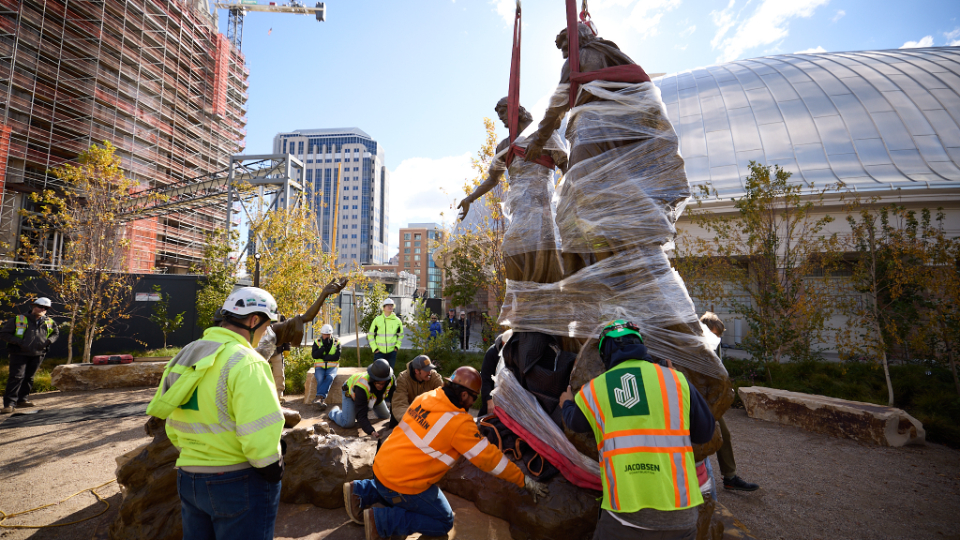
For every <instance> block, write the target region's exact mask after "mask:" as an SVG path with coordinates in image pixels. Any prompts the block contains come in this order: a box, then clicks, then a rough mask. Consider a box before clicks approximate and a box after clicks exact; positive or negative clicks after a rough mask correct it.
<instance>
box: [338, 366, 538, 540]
mask: <svg viewBox="0 0 960 540" xmlns="http://www.w3.org/2000/svg"><path fill="white" fill-rule="evenodd" d="M479 394H480V373H479V372H477V370H476V369H474V368H472V367H469V366H463V367H459V368H457V370H456V371H454V372H453V377H452V378H450V379H449V380H447V381H446V383H445V384H444V386H443V387H442V388H437V389H435V390H431V391H430V392H427V393H426V394H422V395H420V396H419V397H417V398H416V399H415V400H413V403H411V404H410V407H409V408H408V409H407V411H406V413H404V415H403V418H402V419H400V424H399V425H398V426H397V427H396V428H395V429H394V430H393V433H391V434H390V436H389V437H388V438H387V440H386V442H384V443H383V447H382V448H381V449H380V453H378V454H377V457H376V458H374V461H373V476H374V477H373V479H371V480H357V481H354V482H350V483H347V484H344V485H343V498H344V502H345V503H346V507H347V514H348V515H349V516H350V519H352V520H353V521H354V522H355V523H358V524H362V525H364V528H365V532H366V538H367V540H378V539H382V538H406V537H407V536H408V535H411V534H414V533H420V534H422V535H429V536H442V537H446V536H445V535H446V534H447V533H448V532H450V530H451V529H452V528H453V511H452V510H451V509H450V503H448V502H447V498H446V497H444V495H443V492H442V491H440V488H438V487H437V482H439V481H440V479H441V478H443V475H444V474H446V473H447V471H449V470H450V468H451V467H453V465H454V464H455V463H456V462H457V460H458V459H459V458H460V456H463V457H465V458H467V459H468V460H469V461H470V463H472V464H474V465H476V466H477V467H478V468H480V469H481V470H483V471H485V472H487V473H489V474H492V475H494V476H496V477H497V478H501V479H503V480H506V481H507V482H511V483H513V484H515V485H517V486H519V487H521V488H524V489H526V490H527V491H529V492H531V493H532V494H533V500H534V502H536V500H537V497H538V496H540V497H544V496H546V495H547V486H546V485H544V484H541V483H539V482H536V481H534V480H533V479H532V478H530V477H528V476H524V474H523V472H522V471H520V469H519V468H518V467H517V466H516V465H515V464H513V463H512V462H511V461H510V460H508V459H507V458H506V456H504V455H503V453H501V452H500V450H498V449H497V446H496V445H494V444H490V443H489V441H487V439H485V438H484V437H483V436H482V435H480V431H479V430H478V429H477V424H476V423H475V421H474V419H473V416H471V415H470V413H469V412H467V411H469V410H470V407H472V406H473V404H474V402H475V401H476V400H477V396H478V395H479ZM377 503H379V504H382V505H384V506H385V507H386V508H371V507H372V506H373V505H375V504H377ZM361 516H362V518H361ZM421 538H422V537H421Z"/></svg>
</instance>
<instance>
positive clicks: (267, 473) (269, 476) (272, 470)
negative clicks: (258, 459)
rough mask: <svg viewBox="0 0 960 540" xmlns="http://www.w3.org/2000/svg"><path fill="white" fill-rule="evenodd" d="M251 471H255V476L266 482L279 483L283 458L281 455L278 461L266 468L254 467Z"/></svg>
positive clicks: (281, 477) (281, 476)
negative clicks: (257, 475)
mask: <svg viewBox="0 0 960 540" xmlns="http://www.w3.org/2000/svg"><path fill="white" fill-rule="evenodd" d="M253 470H255V471H257V474H259V475H260V476H261V477H263V479H264V480H266V481H267V482H271V483H276V482H279V481H280V480H283V456H282V455H281V456H280V459H279V460H278V461H274V462H273V463H271V464H270V465H267V466H266V467H259V468H258V467H254V469H253Z"/></svg>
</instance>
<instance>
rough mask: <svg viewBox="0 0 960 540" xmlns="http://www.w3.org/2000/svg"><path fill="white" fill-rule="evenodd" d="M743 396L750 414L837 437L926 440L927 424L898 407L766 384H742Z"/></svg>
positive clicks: (888, 442) (899, 442)
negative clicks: (806, 392)
mask: <svg viewBox="0 0 960 540" xmlns="http://www.w3.org/2000/svg"><path fill="white" fill-rule="evenodd" d="M740 399H741V400H743V405H744V407H746V409H747V415H748V416H750V418H759V419H761V420H767V421H770V422H778V423H781V424H788V425H791V426H797V427H800V428H803V429H805V430H807V431H813V432H816V433H824V434H826V435H832V436H834V437H840V438H846V439H853V440H856V441H860V442H865V443H872V444H878V445H881V446H904V445H907V444H924V443H925V440H926V432H925V431H924V430H923V424H922V423H920V421H919V420H917V419H916V418H914V417H912V416H910V415H909V414H907V413H906V412H904V411H902V410H901V409H896V408H894V407H885V406H883V405H875V404H873V403H863V402H860V401H847V400H845V399H837V398H832V397H826V396H817V395H813V394H802V393H800V392H789V391H787V390H779V389H776V388H765V387H762V386H750V387H746V388H740Z"/></svg>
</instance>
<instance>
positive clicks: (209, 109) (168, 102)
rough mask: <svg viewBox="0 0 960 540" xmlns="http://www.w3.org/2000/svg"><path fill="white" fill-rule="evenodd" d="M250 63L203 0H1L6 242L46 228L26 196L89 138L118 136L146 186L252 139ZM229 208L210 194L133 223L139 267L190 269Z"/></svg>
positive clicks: (199, 170) (213, 164)
mask: <svg viewBox="0 0 960 540" xmlns="http://www.w3.org/2000/svg"><path fill="white" fill-rule="evenodd" d="M248 75H249V71H248V70H247V68H246V66H245V65H244V59H243V56H242V55H241V54H240V52H239V51H237V50H236V49H235V48H234V47H233V46H232V45H231V44H230V42H229V41H228V40H227V38H226V37H224V36H223V34H220V33H219V32H218V31H217V18H216V15H215V14H214V13H212V12H211V11H210V4H209V3H208V2H207V1H206V0H72V1H70V2H60V1H54V0H22V1H12V0H0V109H2V115H3V116H2V123H0V242H3V243H5V244H7V245H8V246H10V248H11V249H14V250H15V249H16V246H17V242H18V240H19V238H21V237H22V236H24V235H26V236H30V235H32V234H35V233H36V231H32V230H30V229H29V223H28V222H25V221H24V220H22V219H21V214H22V213H23V212H26V213H30V212H33V211H35V210H36V208H35V204H34V203H33V202H32V201H31V200H30V197H29V196H28V195H29V194H30V193H33V192H36V191H40V190H44V189H53V188H56V187H58V184H59V180H58V179H57V178H56V177H55V176H54V175H53V174H52V173H51V170H52V169H54V168H56V167H59V166H61V165H63V164H65V163H75V162H76V159H77V156H78V155H79V154H80V153H81V152H83V151H84V150H86V149H87V148H89V147H90V145H91V144H102V143H103V141H105V140H106V141H110V142H111V143H112V144H113V145H114V147H115V148H116V155H117V156H118V157H119V158H120V160H121V167H122V169H123V171H124V174H125V175H126V176H127V177H128V178H131V179H133V180H136V181H138V182H139V183H140V185H141V186H142V187H144V188H154V187H159V186H163V185H165V184H171V183H174V182H179V181H182V180H186V179H191V178H197V177H200V176H204V175H207V174H210V173H213V172H215V171H218V170H222V169H225V168H226V167H227V165H228V163H229V160H230V155H231V154H235V153H237V152H238V151H240V150H242V149H243V146H244V143H243V139H244V137H245V135H246V131H245V129H244V128H245V126H246V110H247V107H246V101H247V93H246V91H247V76H248ZM224 219H225V211H224V209H222V208H219V207H218V208H212V207H211V208H203V209H199V210H192V211H183V212H172V213H170V214H167V215H165V216H162V217H154V218H149V219H143V220H139V221H135V222H133V223H131V224H128V225H127V230H126V234H127V237H128V239H130V240H131V247H130V253H129V262H130V269H131V270H133V271H150V270H152V269H154V268H163V269H164V270H165V271H167V272H186V271H187V270H188V269H189V268H190V266H191V265H193V264H196V263H197V262H200V261H201V259H202V253H203V251H202V250H203V245H204V243H205V234H204V233H206V232H209V231H211V230H213V229H217V228H220V227H223V226H224ZM44 241H45V243H46V247H47V248H48V251H49V252H52V253H56V251H57V250H58V249H59V246H58V245H57V237H56V236H53V237H52V238H47V239H44ZM50 250H52V251H50ZM54 258H55V255H54Z"/></svg>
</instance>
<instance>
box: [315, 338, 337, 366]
mask: <svg viewBox="0 0 960 540" xmlns="http://www.w3.org/2000/svg"><path fill="white" fill-rule="evenodd" d="M331 341H332V343H331V344H330V348H329V349H328V350H326V351H324V350H323V340H322V339H318V340H315V341H314V342H313V343H314V345H316V346H317V348H318V349H320V352H321V353H322V354H324V355H331V354H336V353H337V346H339V345H340V341H339V340H337V338H333V339H332V340H331ZM313 367H314V368H315V369H330V368H335V367H340V360H333V361H330V362H327V361H326V360H323V359H322V358H321V359H317V360H314V362H313Z"/></svg>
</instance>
